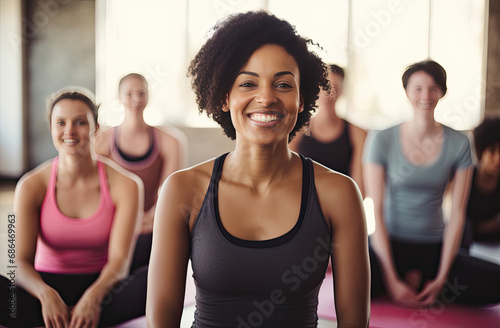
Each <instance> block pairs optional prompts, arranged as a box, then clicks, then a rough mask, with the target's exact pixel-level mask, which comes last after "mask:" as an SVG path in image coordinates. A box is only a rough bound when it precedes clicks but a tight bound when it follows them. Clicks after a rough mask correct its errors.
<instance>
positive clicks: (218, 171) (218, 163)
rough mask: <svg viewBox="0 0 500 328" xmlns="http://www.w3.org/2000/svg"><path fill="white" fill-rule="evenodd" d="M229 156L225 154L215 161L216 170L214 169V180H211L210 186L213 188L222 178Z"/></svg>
mask: <svg viewBox="0 0 500 328" xmlns="http://www.w3.org/2000/svg"><path fill="white" fill-rule="evenodd" d="M227 155H229V153H225V154H223V155H221V156H219V157H217V158H216V159H215V161H214V168H213V169H212V178H211V179H210V186H211V187H212V186H213V185H214V184H218V182H219V180H220V177H221V175H222V167H223V165H224V161H225V159H226V157H227Z"/></svg>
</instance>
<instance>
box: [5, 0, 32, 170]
mask: <svg viewBox="0 0 500 328" xmlns="http://www.w3.org/2000/svg"><path fill="white" fill-rule="evenodd" d="M21 17H22V2H21V1H14V0H0V176H5V177H18V176H19V175H20V174H21V173H23V172H24V170H25V167H26V163H25V161H24V159H23V154H24V151H23V144H24V140H23V88H22V77H23V74H22V73H23V71H22V31H21V26H22V25H21Z"/></svg>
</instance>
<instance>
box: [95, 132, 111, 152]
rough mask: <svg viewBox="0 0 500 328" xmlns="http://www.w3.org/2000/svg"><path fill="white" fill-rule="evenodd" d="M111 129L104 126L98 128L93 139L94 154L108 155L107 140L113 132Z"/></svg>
mask: <svg viewBox="0 0 500 328" xmlns="http://www.w3.org/2000/svg"><path fill="white" fill-rule="evenodd" d="M113 129H114V128H113V127H111V126H104V127H100V128H99V130H98V131H97V135H96V137H95V152H96V153H97V154H100V155H104V156H107V155H109V140H110V138H111V133H112V132H113Z"/></svg>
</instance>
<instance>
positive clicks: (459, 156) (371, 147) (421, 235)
mask: <svg viewBox="0 0 500 328" xmlns="http://www.w3.org/2000/svg"><path fill="white" fill-rule="evenodd" d="M443 137H444V140H443V145H442V147H441V153H440V155H439V157H438V158H437V159H436V160H435V161H434V162H432V163H429V164H426V165H420V166H419V165H413V164H411V163H410V162H409V161H408V160H407V159H406V157H405V156H404V155H403V152H402V148H401V143H400V137H399V125H396V126H394V127H391V128H389V129H387V130H383V131H370V133H369V135H368V138H367V141H366V145H365V148H364V154H363V162H365V163H376V164H379V165H381V166H383V167H384V169H385V174H386V180H385V198H384V221H385V224H386V226H387V229H388V232H389V236H390V237H391V238H393V239H396V240H400V241H408V242H422V243H433V242H440V241H442V238H443V230H444V222H443V212H442V202H443V194H444V191H445V188H446V185H447V184H448V182H449V181H450V180H451V179H452V178H453V176H454V174H455V172H456V171H457V170H462V169H466V168H468V167H470V166H471V165H472V157H471V146H470V141H469V138H468V137H467V136H466V135H465V134H463V133H461V132H458V131H455V130H453V129H451V128H449V127H447V126H444V125H443ZM412 155H415V156H418V153H415V154H412Z"/></svg>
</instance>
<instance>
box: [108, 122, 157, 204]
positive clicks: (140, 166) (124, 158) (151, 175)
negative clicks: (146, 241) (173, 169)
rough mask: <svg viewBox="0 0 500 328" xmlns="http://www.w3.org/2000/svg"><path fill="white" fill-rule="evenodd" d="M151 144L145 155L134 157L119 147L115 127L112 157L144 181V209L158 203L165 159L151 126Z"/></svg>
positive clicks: (112, 135) (111, 141)
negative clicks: (163, 159)
mask: <svg viewBox="0 0 500 328" xmlns="http://www.w3.org/2000/svg"><path fill="white" fill-rule="evenodd" d="M150 131H151V133H150V137H151V145H150V148H149V150H148V151H147V152H146V154H144V155H143V156H139V157H137V158H132V157H133V156H129V155H127V154H125V153H124V152H123V151H121V150H120V149H119V147H118V142H117V137H118V128H116V127H115V128H113V131H111V138H110V145H109V149H110V158H111V159H112V160H113V161H115V162H116V163H117V164H118V165H120V166H121V167H123V168H124V169H126V170H128V171H130V172H132V173H135V174H137V175H138V176H139V177H140V178H141V179H142V182H143V183H144V210H145V211H147V210H149V209H150V208H151V206H153V205H154V204H155V203H156V200H157V198H158V189H159V188H160V183H161V181H160V180H161V176H162V169H163V161H162V158H161V156H160V149H159V144H158V143H159V140H158V138H157V136H156V133H157V132H156V131H155V129H154V128H150Z"/></svg>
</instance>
